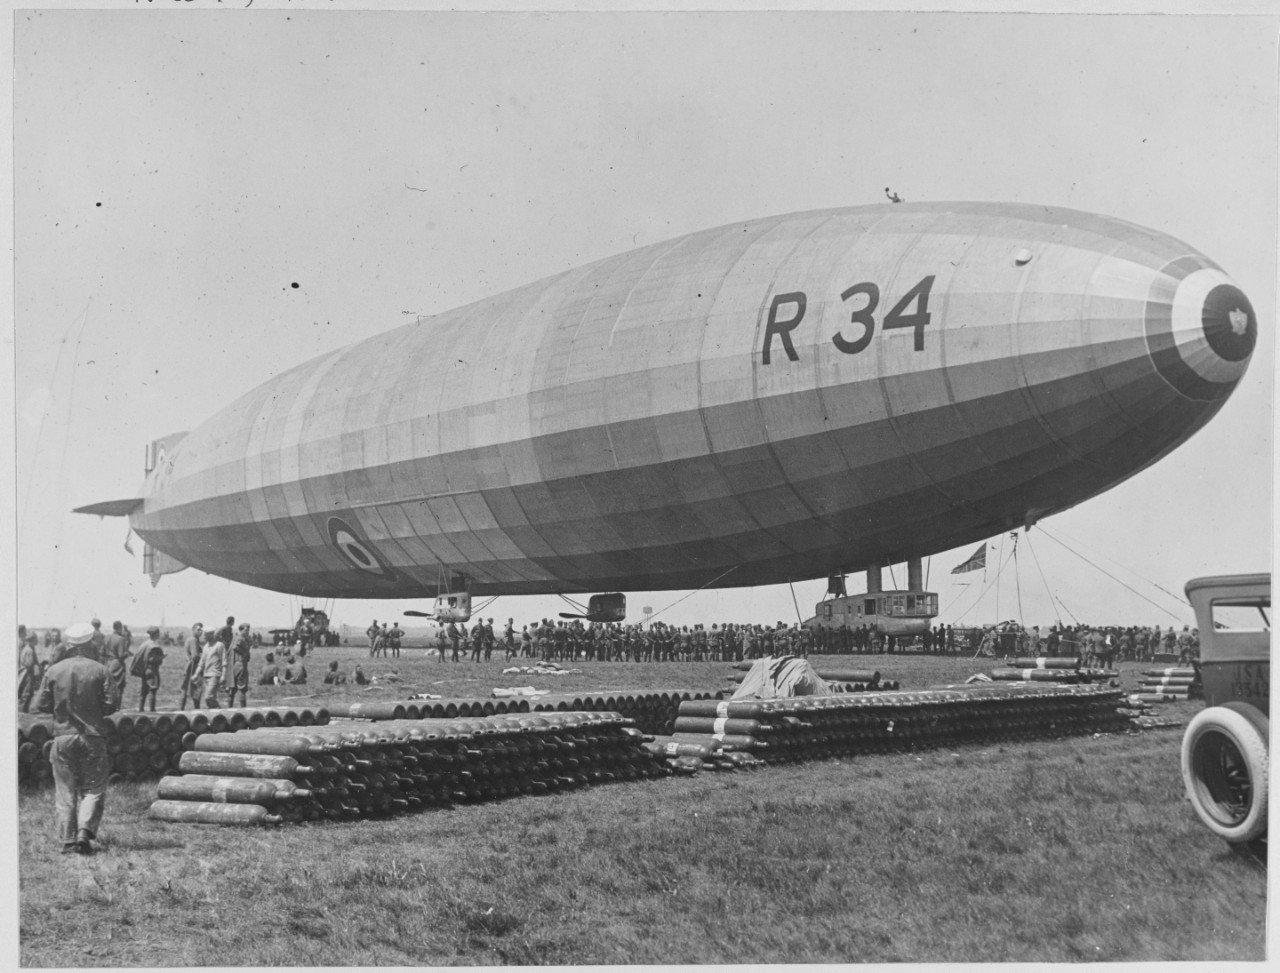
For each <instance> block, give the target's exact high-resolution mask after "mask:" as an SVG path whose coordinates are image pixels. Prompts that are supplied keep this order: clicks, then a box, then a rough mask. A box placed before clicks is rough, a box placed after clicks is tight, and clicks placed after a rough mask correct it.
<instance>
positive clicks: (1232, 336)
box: [1200, 284, 1258, 362]
mask: <svg viewBox="0 0 1280 973" xmlns="http://www.w3.org/2000/svg"><path fill="white" fill-rule="evenodd" d="M1200 325H1201V328H1202V329H1203V331H1204V339H1205V341H1206V342H1208V345H1209V347H1210V348H1211V349H1213V351H1214V353H1215V354H1217V356H1218V357H1219V358H1221V359H1222V360H1223V361H1224V362H1243V361H1247V360H1248V358H1249V356H1250V355H1252V354H1253V345H1254V342H1256V341H1257V339H1258V321H1257V318H1255V317H1254V313H1253V305H1252V304H1250V303H1249V298H1247V297H1245V296H1244V291H1242V290H1240V288H1239V287H1237V286H1236V285H1235V284H1218V285H1217V286H1216V287H1214V288H1213V289H1212V290H1211V291H1209V293H1208V294H1206V295H1205V296H1204V300H1203V301H1202V302H1201V309H1200Z"/></svg>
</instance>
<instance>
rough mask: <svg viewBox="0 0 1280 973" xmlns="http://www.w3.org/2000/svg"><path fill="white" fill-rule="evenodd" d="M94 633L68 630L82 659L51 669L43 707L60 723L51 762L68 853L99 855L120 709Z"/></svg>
mask: <svg viewBox="0 0 1280 973" xmlns="http://www.w3.org/2000/svg"><path fill="white" fill-rule="evenodd" d="M93 631H94V630H93V627H92V626H91V625H86V624H85V623H83V622H81V623H78V624H76V625H71V626H69V627H68V628H67V643H68V645H70V646H71V647H72V649H73V651H75V652H76V655H74V656H71V657H69V658H66V659H63V660H62V661H61V662H59V663H57V664H56V665H53V666H50V667H49V669H48V671H47V672H46V673H45V676H44V681H43V683H41V686H40V699H39V702H38V703H37V709H38V710H39V711H40V712H42V713H52V714H53V718H54V740H53V747H52V749H51V752H50V756H49V762H50V764H52V766H53V783H54V798H53V803H54V818H55V821H56V823H57V829H58V837H59V838H60V839H61V842H62V853H63V854H68V853H71V852H76V853H78V854H81V855H91V854H93V851H94V849H93V845H92V844H90V842H92V841H95V840H96V839H97V837H98V826H99V825H100V824H101V823H102V814H103V812H104V811H105V809H106V799H107V775H108V774H109V773H110V770H111V760H110V758H109V757H108V755H107V741H106V736H107V723H106V719H105V717H107V716H109V715H110V714H111V713H114V712H115V711H116V709H117V708H118V707H119V705H120V695H119V693H118V692H117V691H116V683H115V680H113V679H112V678H111V677H110V676H109V675H108V673H107V667H106V666H104V665H102V664H101V663H99V662H98V661H96V660H95V659H94V658H92V656H93V655H94V654H96V651H97V647H96V646H95V645H94V644H93Z"/></svg>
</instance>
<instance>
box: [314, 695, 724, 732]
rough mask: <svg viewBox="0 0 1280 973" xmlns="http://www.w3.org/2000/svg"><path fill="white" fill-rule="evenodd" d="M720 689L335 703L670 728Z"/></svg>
mask: <svg viewBox="0 0 1280 973" xmlns="http://www.w3.org/2000/svg"><path fill="white" fill-rule="evenodd" d="M714 695H715V694H714V693H710V692H705V691H702V690H696V689H638V690H622V691H618V692H604V693H561V694H548V695H545V696H532V697H525V696H508V697H504V698H502V699H481V698H476V697H459V698H456V699H431V700H415V699H402V700H379V701H377V702H370V703H349V704H344V705H338V706H335V707H333V708H332V709H333V715H335V716H349V717H353V718H358V719H366V720H392V719H394V720H403V719H409V720H416V719H437V720H439V719H450V720H451V719H455V718H457V717H462V718H464V719H466V718H470V717H476V716H501V715H503V714H505V713H530V712H533V713H593V712H596V713H617V714H618V715H620V716H623V717H625V718H627V719H629V720H632V721H633V723H634V725H635V726H636V727H637V728H638V729H639V730H640V731H641V732H642V733H651V734H653V733H670V732H671V729H672V726H673V725H674V723H675V719H676V714H677V710H678V708H679V706H680V703H681V702H683V701H684V700H687V699H711V698H713V697H714Z"/></svg>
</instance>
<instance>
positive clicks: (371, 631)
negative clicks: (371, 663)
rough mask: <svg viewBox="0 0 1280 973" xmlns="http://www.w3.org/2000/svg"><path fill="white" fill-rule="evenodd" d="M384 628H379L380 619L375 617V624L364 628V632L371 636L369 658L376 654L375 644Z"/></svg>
mask: <svg viewBox="0 0 1280 973" xmlns="http://www.w3.org/2000/svg"><path fill="white" fill-rule="evenodd" d="M381 631H382V630H381V629H380V628H378V620H377V619H376V618H375V619H374V620H373V624H372V625H370V626H369V627H368V628H366V629H365V630H364V634H365V635H367V636H369V658H373V656H374V646H375V645H376V644H377V642H378V633H379V632H381Z"/></svg>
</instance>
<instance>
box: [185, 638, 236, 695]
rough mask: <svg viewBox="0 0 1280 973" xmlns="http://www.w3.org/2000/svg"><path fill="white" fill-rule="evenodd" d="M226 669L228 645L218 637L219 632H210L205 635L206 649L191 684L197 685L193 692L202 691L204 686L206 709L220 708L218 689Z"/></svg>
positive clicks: (201, 655)
mask: <svg viewBox="0 0 1280 973" xmlns="http://www.w3.org/2000/svg"><path fill="white" fill-rule="evenodd" d="M226 671H227V647H226V646H225V645H223V644H222V642H221V641H220V640H219V639H218V633H217V632H209V633H207V634H206V635H205V637H204V649H203V651H202V652H201V653H200V661H199V662H198V663H196V671H195V673H194V674H193V675H192V677H191V684H192V686H193V687H195V688H194V689H193V692H201V687H203V697H204V706H205V709H218V708H219V707H218V690H219V689H220V688H221V687H222V677H223V676H224V675H225V674H226ZM197 698H199V697H197Z"/></svg>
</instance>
